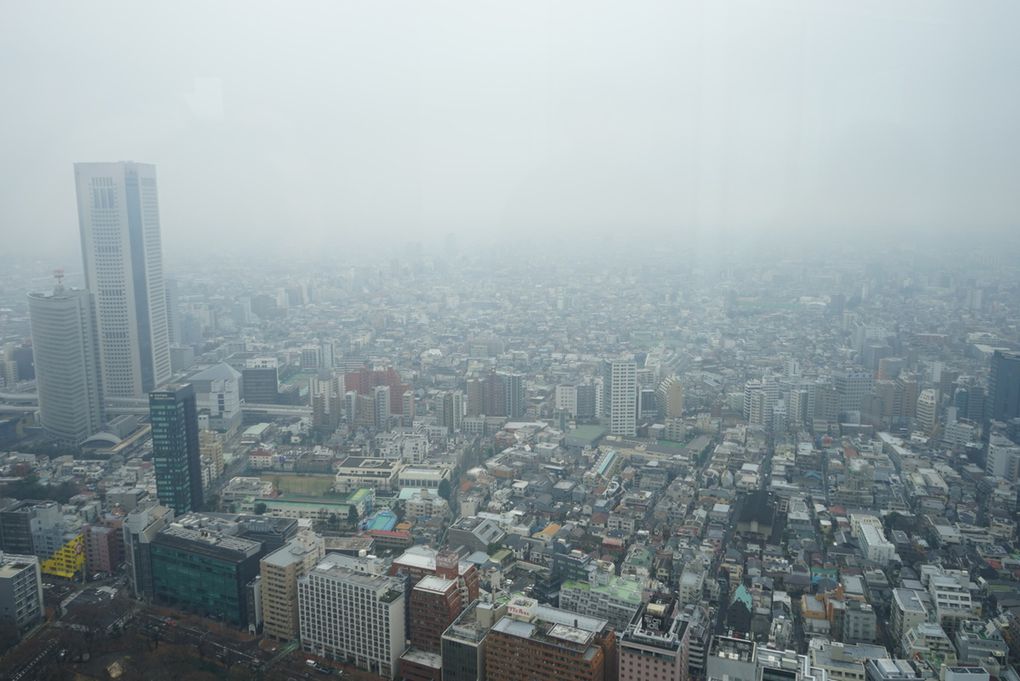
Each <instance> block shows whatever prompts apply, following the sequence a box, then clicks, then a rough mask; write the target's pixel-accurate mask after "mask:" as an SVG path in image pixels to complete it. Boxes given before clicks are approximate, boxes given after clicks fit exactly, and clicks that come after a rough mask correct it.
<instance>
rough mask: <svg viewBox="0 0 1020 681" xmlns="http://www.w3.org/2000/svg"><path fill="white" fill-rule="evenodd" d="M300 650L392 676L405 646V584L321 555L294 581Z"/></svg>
mask: <svg viewBox="0 0 1020 681" xmlns="http://www.w3.org/2000/svg"><path fill="white" fill-rule="evenodd" d="M298 619H299V622H300V630H301V646H302V648H303V649H304V651H305V652H308V653H312V654H314V655H319V656H320V657H327V658H330V659H334V660H339V661H343V662H349V663H352V664H355V665H357V666H358V668H360V669H363V670H365V671H368V672H370V673H372V674H378V675H379V676H382V677H385V678H395V677H396V676H397V672H398V670H399V660H400V654H401V653H402V652H403V651H404V644H405V629H404V620H405V605H404V581H403V580H402V579H399V578H397V577H387V576H383V575H373V574H365V573H362V572H356V571H354V570H351V569H350V568H348V567H344V566H343V565H342V564H341V563H340V562H338V561H336V560H334V558H333V557H332V555H328V556H326V557H325V558H324V559H323V560H322V562H320V563H319V564H318V565H316V566H315V567H314V568H313V569H312V570H311V571H310V572H309V573H308V574H307V575H305V576H304V577H301V578H300V579H299V580H298Z"/></svg>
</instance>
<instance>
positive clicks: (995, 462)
mask: <svg viewBox="0 0 1020 681" xmlns="http://www.w3.org/2000/svg"><path fill="white" fill-rule="evenodd" d="M985 472H986V473H988V475H994V476H996V477H999V478H1003V479H1005V480H1009V481H1010V482H1017V480H1018V479H1020V445H1017V444H1016V443H1015V442H1013V441H1012V440H1010V439H1009V438H1007V437H1006V436H1004V435H1002V434H1001V433H992V434H990V435H989V436H988V451H987V454H986V456H985Z"/></svg>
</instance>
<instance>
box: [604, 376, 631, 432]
mask: <svg viewBox="0 0 1020 681" xmlns="http://www.w3.org/2000/svg"><path fill="white" fill-rule="evenodd" d="M602 381H603V383H602V392H603V395H604V397H603V408H604V409H605V410H606V416H608V417H609V432H610V433H611V434H613V435H624V436H630V437H633V436H634V435H635V434H636V433H637V395H638V391H637V364H636V363H635V362H634V361H632V360H613V361H607V362H604V364H603V375H602Z"/></svg>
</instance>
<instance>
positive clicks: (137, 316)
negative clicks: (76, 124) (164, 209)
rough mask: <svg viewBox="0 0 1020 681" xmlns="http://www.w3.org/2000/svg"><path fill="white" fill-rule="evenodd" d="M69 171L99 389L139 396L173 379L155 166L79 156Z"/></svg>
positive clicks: (116, 393)
mask: <svg viewBox="0 0 1020 681" xmlns="http://www.w3.org/2000/svg"><path fill="white" fill-rule="evenodd" d="M74 175H75V184H76V187H77V193H78V224H79V227H80V229H81V250H82V258H83V260H84V265H85V286H86V288H88V290H89V291H91V292H92V293H93V295H94V296H95V300H96V319H97V320H98V327H99V347H100V356H101V358H102V372H103V388H104V390H105V392H106V394H107V395H109V396H112V397H140V396H143V395H145V394H146V393H147V392H149V391H151V390H154V389H155V388H157V387H158V386H160V385H162V384H163V383H165V382H166V381H167V380H169V378H170V340H169V331H168V328H167V296H166V288H165V283H164V281H163V251H162V245H161V242H160V228H159V202H158V199H157V196H156V168H155V166H152V165H148V164H144V163H130V162H120V163H76V164H75V166H74Z"/></svg>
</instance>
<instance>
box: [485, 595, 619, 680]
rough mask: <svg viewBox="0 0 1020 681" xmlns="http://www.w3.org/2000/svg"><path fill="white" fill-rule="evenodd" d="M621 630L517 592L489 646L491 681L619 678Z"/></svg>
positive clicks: (487, 673) (494, 628)
mask: <svg viewBox="0 0 1020 681" xmlns="http://www.w3.org/2000/svg"><path fill="white" fill-rule="evenodd" d="M616 665H617V642H616V633H615V632H614V631H613V628H612V627H611V626H610V625H609V622H607V621H606V620H600V619H597V618H594V617H585V616H584V615H578V614H576V613H572V612H568V611H566V610H560V609H558V608H550V607H547V606H543V605H539V604H538V601H536V600H534V599H532V598H527V597H524V596H515V597H513V598H512V599H511V601H510V603H509V605H508V606H507V615H506V617H503V618H502V619H500V620H499V621H498V622H496V623H495V624H494V625H493V626H492V629H491V630H490V631H489V634H488V637H487V640H486V644H485V676H486V678H487V679H488V681H518V680H519V679H558V680H561V681H608V680H610V679H614V678H615V677H616Z"/></svg>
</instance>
